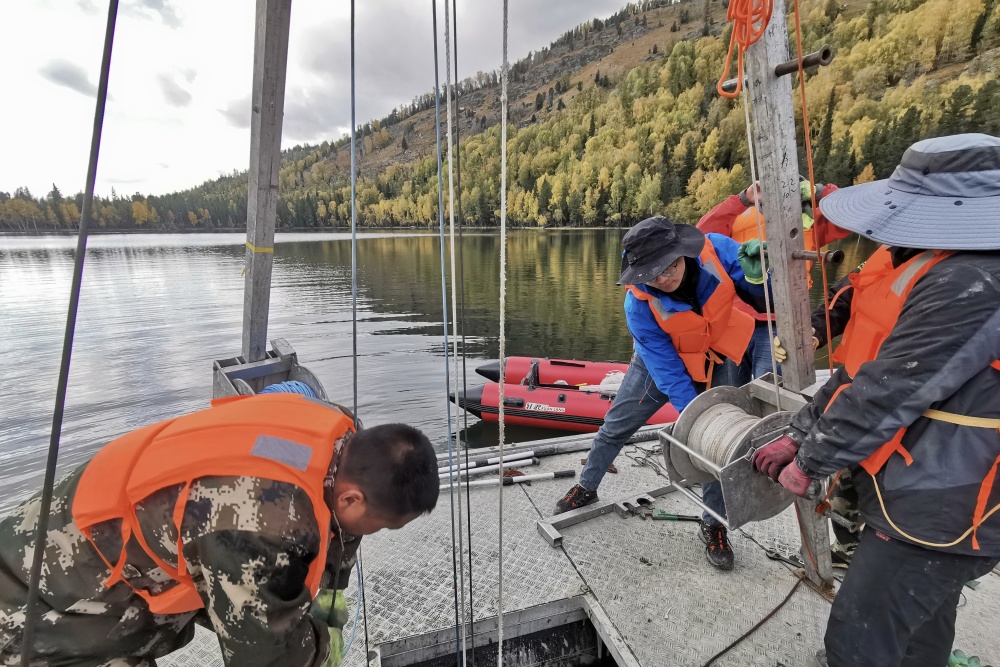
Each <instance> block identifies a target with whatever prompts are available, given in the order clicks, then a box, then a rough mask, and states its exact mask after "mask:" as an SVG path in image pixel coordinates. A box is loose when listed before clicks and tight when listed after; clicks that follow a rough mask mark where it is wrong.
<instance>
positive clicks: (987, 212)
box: [820, 134, 1000, 250]
mask: <svg viewBox="0 0 1000 667" xmlns="http://www.w3.org/2000/svg"><path fill="white" fill-rule="evenodd" d="M820 208H822V209H823V215H825V216H826V217H827V218H828V219H829V220H831V221H832V222H833V223H834V224H835V225H837V226H838V227H843V228H844V229H848V230H850V231H852V232H857V233H858V234H861V235H863V236H867V237H868V238H870V239H874V240H875V241H879V242H881V243H886V244H888V245H895V246H903V247H907V248H921V249H925V250H927V249H936V250H995V249H1000V138H997V137H992V136H990V135H988V134H957V135H954V136H950V137H938V138H936V139H925V140H923V141H918V142H917V143H915V144H913V145H912V146H910V147H909V148H908V149H906V152H905V153H903V159H902V160H901V161H900V164H899V166H898V167H896V170H895V171H894V172H893V173H892V176H890V177H889V178H888V179H885V180H882V181H874V182H872V183H863V184H861V185H854V186H851V187H847V188H843V189H841V190H837V191H836V192H833V193H830V194H829V195H827V196H826V197H824V198H823V203H822V204H821V206H820Z"/></svg>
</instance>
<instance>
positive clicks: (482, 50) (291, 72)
mask: <svg viewBox="0 0 1000 667" xmlns="http://www.w3.org/2000/svg"><path fill="white" fill-rule="evenodd" d="M624 4H625V0H544V1H540V0H510V5H509V17H510V26H509V37H508V39H509V51H510V60H511V62H514V61H516V60H517V59H519V58H521V57H523V56H525V55H527V53H528V52H529V51H532V50H537V49H539V48H541V47H544V46H548V44H549V43H550V42H551V41H553V40H554V39H555V38H556V37H558V36H559V35H560V34H562V33H563V32H565V31H566V30H568V29H569V28H572V27H573V26H575V25H577V24H579V23H582V22H583V21H586V20H589V19H591V18H593V17H594V16H598V17H602V18H603V17H606V16H608V15H610V14H612V13H614V12H615V11H617V10H618V9H620V8H621V7H622V6H624ZM254 5H255V3H254V2H253V1H252V0H122V1H121V4H120V7H119V12H118V24H117V30H116V34H115V43H114V53H113V57H112V62H111V76H110V83H109V100H108V107H107V115H106V117H105V122H104V134H103V140H102V143H101V155H100V163H99V166H98V173H97V192H98V193H99V194H104V195H107V194H109V193H110V191H111V188H112V187H114V188H115V189H116V190H117V192H118V193H119V194H131V193H134V192H141V193H143V194H164V193H167V192H172V191H175V190H180V189H184V188H187V187H191V186H194V185H197V184H199V183H201V182H202V181H205V180H207V179H211V178H215V177H217V176H218V175H220V174H225V173H230V172H232V171H233V170H234V169H241V170H242V169H246V168H247V166H248V162H249V153H250V131H249V118H250V110H249V106H250V101H249V100H250V88H251V79H252V74H253V72H252V69H253V37H254V34H253V30H254V28H253V27H254V14H255V6H254ZM437 5H438V29H439V32H440V34H441V37H440V38H439V54H440V60H441V83H442V85H443V84H444V62H443V61H444V41H443V39H444V38H443V30H444V16H443V11H444V5H445V0H438V2H437ZM449 5H450V0H449ZM0 7H2V13H3V23H4V28H5V30H4V38H3V39H2V40H0V71H2V86H3V91H4V95H3V102H2V104H0V191H5V192H13V190H14V189H15V188H17V187H19V186H27V187H28V188H30V190H31V192H32V194H34V195H35V196H40V195H44V194H46V193H47V192H48V191H49V190H50V189H51V187H52V183H55V184H56V185H58V186H59V188H60V190H62V191H63V193H64V194H73V193H76V192H78V191H80V190H82V189H83V186H84V180H85V178H86V173H87V157H88V154H89V150H90V140H91V130H92V127H93V120H94V101H95V97H96V90H97V81H98V76H99V69H100V61H101V51H102V46H103V40H104V30H105V25H106V21H107V3H106V2H104V1H102V0H10V1H4V2H0ZM502 8H503V2H502V0H459V2H458V30H459V36H458V56H459V63H458V70H459V71H458V76H459V77H460V78H465V77H468V76H471V75H474V74H475V73H476V71H477V70H483V71H486V70H490V69H493V68H497V67H499V66H500V62H501V44H502V41H501V37H502V34H501V25H502V11H503V9H502ZM356 21H357V26H356V33H357V36H356V40H357V54H356V63H357V86H358V90H357V95H358V101H357V104H358V108H357V119H358V122H359V123H363V122H365V121H367V120H369V119H371V118H380V117H382V116H385V115H386V114H387V113H389V112H390V111H391V110H392V109H393V107H396V106H398V105H400V104H402V103H407V102H409V101H411V100H412V99H413V97H414V96H416V95H419V94H422V93H425V92H429V91H430V90H431V89H432V87H433V85H434V69H433V62H434V60H433V41H432V40H433V34H432V28H431V0H358V2H357V19H356ZM350 77H351V73H350V2H349V1H348V0H332V1H331V0H295V1H294V2H293V3H292V21H291V36H290V45H289V49H288V78H287V81H286V88H285V119H284V133H283V142H282V145H283V147H286V148H287V147H289V146H294V145H295V144H299V143H320V142H322V141H323V140H324V139H336V138H338V137H340V136H341V135H342V134H343V133H345V132H348V131H349V129H350V119H351V108H350V80H351V79H350Z"/></svg>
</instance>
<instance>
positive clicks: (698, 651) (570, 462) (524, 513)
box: [158, 436, 1000, 667]
mask: <svg viewBox="0 0 1000 667" xmlns="http://www.w3.org/2000/svg"><path fill="white" fill-rule="evenodd" d="M581 437H583V438H584V439H586V440H588V441H589V436H581ZM654 445H655V443H644V444H643V445H642V447H645V448H647V449H648V448H650V447H651V446H654ZM627 455H629V456H631V457H633V458H635V459H640V458H641V452H638V451H637V450H636V448H635V447H633V446H628V447H626V448H625V450H623V455H622V456H620V457H619V458H618V459H617V461H616V465H617V466H618V470H619V472H618V474H608V475H607V476H606V477H605V479H604V482H603V483H602V486H601V490H600V493H601V498H602V500H605V499H607V500H614V499H619V498H624V497H629V496H634V495H636V494H638V493H642V492H644V491H649V490H652V489H655V488H659V487H662V486H665V484H666V480H665V479H664V478H663V477H660V476H658V475H657V473H656V472H655V471H654V470H653V469H652V468H650V467H648V466H640V465H637V464H636V463H635V462H634V461H633V460H632V459H630V458H627V457H626V456H627ZM583 456H585V454H565V455H561V456H556V457H549V458H545V459H542V464H541V465H540V466H538V467H535V468H532V469H530V472H531V473H535V472H549V471H556V470H566V469H573V470H575V471H577V472H579V470H580V467H581V466H580V459H581V458H582V457H583ZM572 483H573V482H571V481H570V480H561V479H560V480H550V481H542V482H535V483H534V484H533V485H532V486H530V487H529V486H525V485H517V486H514V487H507V488H505V489H504V492H503V555H504V558H503V610H504V612H508V611H512V610H517V609H527V608H530V607H534V606H537V605H541V604H544V603H549V602H554V601H556V600H560V599H564V598H571V597H574V596H587V597H588V598H589V599H590V602H591V604H592V605H593V604H596V605H598V606H599V607H600V608H601V609H602V610H603V611H604V612H605V614H606V615H607V617H608V618H609V619H610V621H611V623H612V624H613V626H614V630H615V631H616V632H617V633H618V635H620V637H621V638H622V639H623V640H624V643H625V644H626V645H627V651H628V652H630V655H631V657H632V658H633V659H634V660H635V662H637V663H638V664H639V665H642V666H643V667H677V666H688V665H692V666H700V665H703V664H704V663H705V662H706V661H707V660H708V659H709V658H711V657H712V656H713V655H715V654H716V653H717V652H719V651H721V650H722V649H724V648H725V647H726V646H728V645H729V644H730V643H731V642H733V641H734V640H736V639H737V638H738V637H740V636H741V635H742V634H743V633H744V632H746V631H747V630H749V629H750V628H751V627H752V626H753V625H754V624H756V623H757V622H758V621H760V620H761V619H762V618H764V617H765V616H766V615H767V614H768V613H770V612H771V610H773V609H774V608H775V607H776V606H778V604H779V603H780V602H781V601H782V599H784V597H785V596H786V595H787V594H788V593H789V591H790V590H791V589H792V587H793V586H794V585H795V583H796V581H797V577H796V575H795V574H794V573H793V568H791V566H787V565H784V564H782V563H780V562H777V561H773V560H770V559H768V558H767V556H766V555H765V548H774V549H777V550H778V551H780V552H782V553H784V554H786V555H790V554H796V553H797V551H798V548H799V544H800V541H799V537H798V527H797V524H796V519H795V513H794V510H793V509H791V508H790V509H789V510H786V511H785V512H784V513H782V514H781V515H779V516H777V517H775V518H773V519H770V520H768V521H764V522H759V523H754V524H750V525H749V526H747V527H745V528H744V529H743V530H742V531H735V532H734V534H732V535H731V539H732V542H733V548H734V550H735V552H736V567H735V569H734V570H733V571H731V572H721V571H718V570H716V569H714V568H713V567H711V566H710V565H709V563H708V562H707V561H706V559H705V554H704V546H703V544H702V542H701V540H700V539H699V536H698V524H697V523H693V522H673V521H652V520H643V519H641V518H639V517H630V518H627V519H623V518H621V517H619V516H618V515H617V514H615V513H610V514H607V515H604V516H601V517H599V518H596V519H592V520H590V521H587V522H584V523H580V524H577V525H575V526H572V527H569V528H567V529H565V530H563V531H562V534H563V544H562V547H560V548H553V547H550V546H549V545H548V543H547V542H546V541H545V540H544V539H543V538H542V536H541V535H539V534H538V532H537V530H536V526H535V521H536V520H537V519H539V518H545V517H548V516H550V515H551V513H552V510H553V509H554V506H555V503H556V500H558V499H559V497H561V496H562V495H563V493H565V491H566V490H567V489H568V488H569V486H571V484H572ZM498 499H499V491H498V489H496V488H481V489H473V490H472V492H471V507H472V519H471V521H472V539H471V547H472V589H473V593H472V599H473V605H472V607H473V611H474V615H475V618H476V620H480V619H483V618H487V617H490V616H495V615H496V614H497V611H498V564H499V563H498V561H499V559H498V554H499V548H498V532H499V531H498V527H499V522H498V521H497V517H498ZM462 503H463V504H464V503H465V494H464V492H463V493H462ZM655 506H656V507H657V508H661V509H665V510H667V511H670V512H675V513H682V514H695V513H697V511H696V509H697V508H695V506H694V505H693V504H691V503H690V502H689V501H687V500H686V499H685V498H683V497H682V496H681V495H680V494H676V493H674V494H669V495H666V496H663V497H660V498H658V499H657V500H656V503H655ZM465 528H466V527H465V522H464V521H463V530H465ZM464 543H465V547H466V549H467V548H468V547H469V539H468V532H467V531H466V532H465V535H464ZM362 555H363V558H364V567H365V578H366V592H367V596H368V602H367V619H368V628H367V631H368V640H369V644H370V645H371V646H372V647H375V646H377V645H379V644H383V643H386V642H390V641H395V640H398V639H402V638H406V637H411V636H414V635H420V634H424V633H427V632H430V631H434V630H439V629H445V628H449V627H454V625H455V593H454V588H453V569H452V529H451V511H450V501H449V496H448V495H447V494H446V493H445V494H442V496H441V499H440V500H439V502H438V507H437V509H436V510H435V511H434V513H433V514H432V515H431V516H430V517H424V518H421V519H419V520H417V521H415V522H413V523H412V524H410V525H409V526H407V527H406V528H404V529H403V530H400V531H394V532H392V533H383V534H380V535H377V536H372V537H369V538H365V540H364V543H363V547H362ZM468 559H469V556H468V553H466V554H465V555H464V560H465V562H466V567H468ZM837 573H838V576H842V574H843V571H840V570H838V571H837ZM466 576H467V575H466ZM354 586H355V585H354V584H352V586H351V588H349V589H348V596H349V599H350V605H351V606H350V614H351V618H353V614H354V601H355V599H356V592H355V588H354ZM465 590H466V594H467V591H468V582H466V584H465ZM829 611H830V602H829V601H827V600H826V599H825V598H824V597H822V596H821V595H819V594H818V593H816V592H815V591H813V590H812V589H811V588H809V587H808V586H806V585H804V584H803V585H801V586H799V587H798V589H797V590H796V591H795V593H794V594H793V595H792V597H791V599H790V600H789V602H788V603H787V604H786V605H785V606H784V607H783V608H782V609H781V610H780V611H779V612H778V613H777V614H776V615H775V616H774V617H773V618H771V619H770V620H769V621H768V622H767V623H766V624H764V625H763V626H762V627H761V628H760V629H759V630H757V631H756V632H755V633H753V634H752V635H751V636H750V637H748V638H747V639H746V640H745V641H744V642H742V643H741V644H740V645H739V646H737V647H736V648H734V649H733V650H732V651H730V652H729V653H727V654H726V655H725V656H724V657H722V658H720V659H719V660H717V661H716V662H715V663H714V664H715V665H730V666H733V667H735V666H737V665H740V666H745V665H761V666H768V667H778V666H786V667H793V666H794V667H809V666H811V665H813V664H815V662H814V655H815V653H816V650H817V649H819V648H820V647H821V646H822V638H823V633H824V630H825V627H826V622H827V618H828V615H829ZM998 618H1000V576H997V574H991V575H987V576H986V577H984V578H983V579H982V580H980V583H979V585H978V587H977V588H976V589H975V590H973V589H971V588H966V589H965V590H964V597H963V603H962V604H961V606H960V608H959V613H958V629H957V636H956V639H955V646H956V648H960V649H961V650H963V651H964V652H965V653H967V654H969V655H979V656H980V657H982V658H983V659H984V664H987V663H989V664H993V665H1000V635H998V634H997V632H996V627H995V624H996V619H998ZM358 626H359V627H358V629H357V635H356V637H355V639H354V644H353V646H352V647H351V649H350V652H349V653H348V655H347V657H346V660H345V664H346V665H350V666H351V667H358V666H360V665H362V664H364V653H365V651H364V648H365V627H364V621H363V620H361V621H359V624H358ZM345 640H346V637H345ZM158 663H159V664H160V665H161V667H162V666H164V665H166V666H169V667H181V666H189V665H191V666H193V665H222V660H221V656H220V655H219V651H218V644H217V642H216V640H215V637H214V635H212V634H211V633H209V632H207V631H201V630H200V629H199V634H198V636H197V638H196V640H195V641H194V642H192V644H191V645H189V646H188V647H186V648H185V649H184V650H183V651H180V652H178V653H175V654H173V655H172V656H170V657H169V658H167V659H161V660H159V661H158Z"/></svg>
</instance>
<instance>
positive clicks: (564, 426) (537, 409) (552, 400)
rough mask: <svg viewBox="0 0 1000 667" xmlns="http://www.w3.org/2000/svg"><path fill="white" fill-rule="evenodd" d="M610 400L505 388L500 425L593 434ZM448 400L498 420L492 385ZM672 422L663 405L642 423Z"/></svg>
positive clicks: (560, 390) (565, 390)
mask: <svg viewBox="0 0 1000 667" xmlns="http://www.w3.org/2000/svg"><path fill="white" fill-rule="evenodd" d="M477 370H478V369H477ZM597 382H600V378H598V379H597ZM612 398H613V396H610V395H608V394H605V393H602V392H600V391H584V390H581V389H578V388H576V387H573V386H569V385H567V386H559V387H552V386H548V387H542V386H532V385H525V384H507V385H505V386H504V423H506V424H518V425H521V426H534V427H538V428H551V429H558V430H561V431H572V432H575V433H593V432H594V431H597V429H599V428H600V427H601V425H602V424H603V423H604V415H605V414H607V412H608V408H610V407H611V400H612ZM451 400H452V402H457V403H458V405H459V406H461V407H462V408H464V409H465V410H468V411H469V412H471V413H472V414H474V415H475V416H477V417H479V418H480V419H482V420H483V421H485V422H494V423H495V422H498V421H499V420H500V417H499V414H500V409H499V405H500V385H499V384H498V383H496V382H487V383H486V384H485V385H483V386H481V387H473V388H470V389H469V390H468V391H467V392H465V393H462V392H459V393H458V394H457V397H456V394H452V395H451ZM676 419H677V410H675V409H674V406H672V405H670V404H669V403H667V404H665V405H664V406H663V407H662V408H660V409H659V410H658V411H657V412H656V414H654V415H653V416H652V417H651V418H650V419H649V421H647V422H646V423H647V424H669V423H671V422H673V421H675V420H676Z"/></svg>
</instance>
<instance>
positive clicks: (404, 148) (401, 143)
mask: <svg viewBox="0 0 1000 667" xmlns="http://www.w3.org/2000/svg"><path fill="white" fill-rule="evenodd" d="M399 147H400V148H401V149H403V152H406V149H407V148H409V146H407V145H406V137H403V140H402V141H401V142H400V143H399Z"/></svg>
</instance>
